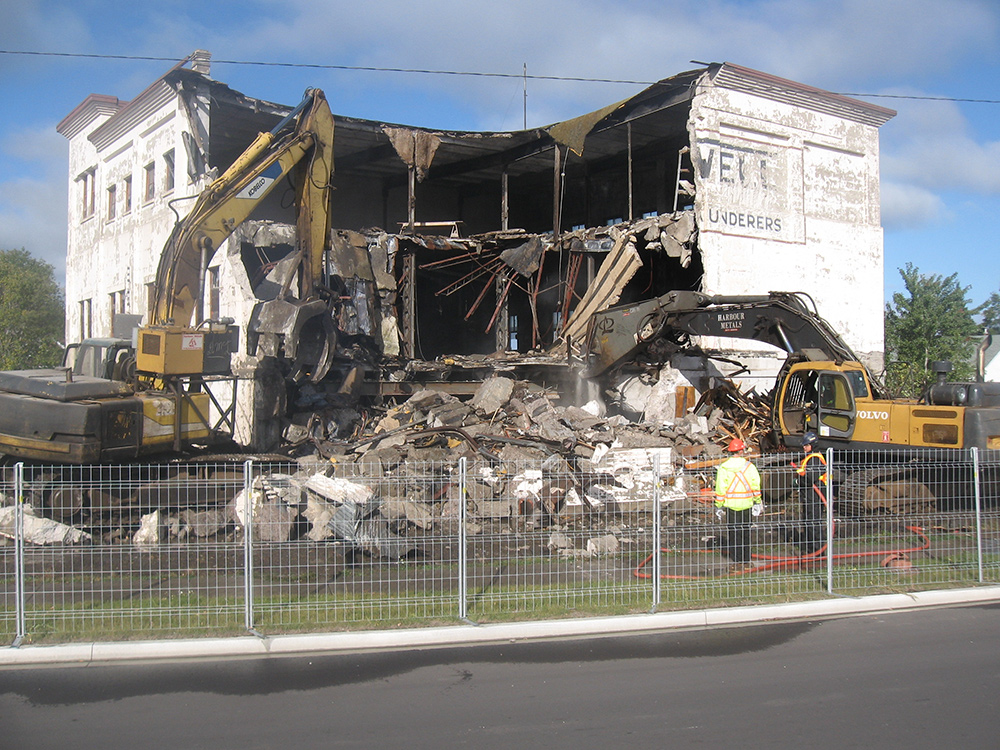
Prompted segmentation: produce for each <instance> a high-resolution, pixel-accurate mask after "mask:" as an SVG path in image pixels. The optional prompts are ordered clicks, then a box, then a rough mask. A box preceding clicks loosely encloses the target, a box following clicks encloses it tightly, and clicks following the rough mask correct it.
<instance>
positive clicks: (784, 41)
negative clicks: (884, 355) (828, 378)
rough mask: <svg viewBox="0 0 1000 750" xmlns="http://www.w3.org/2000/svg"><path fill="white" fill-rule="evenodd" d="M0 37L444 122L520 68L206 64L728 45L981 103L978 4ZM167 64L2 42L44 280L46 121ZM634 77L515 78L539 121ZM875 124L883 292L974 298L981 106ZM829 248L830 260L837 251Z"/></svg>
mask: <svg viewBox="0 0 1000 750" xmlns="http://www.w3.org/2000/svg"><path fill="white" fill-rule="evenodd" d="M0 19H2V24H0V50H5V51H39V52H60V53H82V54H99V55H125V56H151V57H170V58H177V59H179V58H183V57H185V56H186V55H187V54H189V53H190V52H191V51H192V50H194V49H198V48H202V49H207V50H209V51H211V53H212V55H213V58H214V60H215V62H214V63H213V68H212V75H213V77H214V78H217V79H219V80H222V81H224V82H226V83H228V84H229V85H230V86H232V87H233V88H236V89H237V90H240V91H243V92H244V93H246V94H248V95H250V96H254V97H259V98H263V99H268V100H271V101H276V102H281V103H286V104H295V103H297V102H298V101H299V99H300V97H301V94H302V91H303V90H304V89H305V88H307V87H310V86H318V87H320V88H322V89H323V90H324V91H326V93H327V96H328V98H329V99H330V103H331V107H332V109H333V111H334V112H335V113H337V114H342V115H350V116H355V117H362V118H370V119H379V120H386V121H390V122H402V123H405V124H411V125H423V126H429V127H437V128H443V129H464V130H509V129H516V128H519V127H521V125H522V121H523V118H524V113H523V110H522V107H523V100H522V96H523V90H522V81H521V80H520V79H519V78H487V77H475V76H452V75H423V74H409V73H406V74H404V73H378V72H360V71H333V70H322V69H316V68H285V67H261V66H246V65H234V64H222V63H220V62H218V61H221V60H245V61H265V62H277V63H300V64H307V65H308V64H313V65H345V66H367V67H379V68H387V67H391V68H419V69H432V70H449V71H473V72H489V73H507V74H512V75H515V76H517V75H519V74H520V73H521V71H522V66H523V65H525V64H526V65H527V69H528V73H529V74H530V75H541V76H567V77H583V78H586V77H593V78H604V79H628V80H637V81H654V80H657V79H659V78H663V77H666V76H670V75H673V74H675V73H678V72H681V71H683V70H687V69H690V68H691V67H694V66H692V64H691V62H690V61H691V60H704V61H716V62H721V61H729V62H734V63H738V64H740V65H745V66H748V67H752V68H756V69H758V70H762V71H766V72H768V73H773V74H775V75H778V76H782V77H785V78H790V79H793V80H797V81H801V82H803V83H806V84H809V85H812V86H818V87H821V88H825V89H828V90H831V91H836V92H842V93H854V94H871V95H877V94H880V95H896V96H904V97H942V98H945V99H987V100H1000V2H997V1H996V0H947V2H941V1H940V0H820V1H816V2H814V1H812V0H701V2H698V3H692V2H689V1H688V0H682V1H680V2H675V1H674V0H635V1H632V2H630V1H629V0H615V1H614V2H610V1H609V0H530V1H529V0H505V1H504V2H498V1H497V0H425V1H424V2H422V3H414V2H412V0H407V1H406V2H402V1H399V0H386V1H383V0H367V1H366V2H357V0H355V1H354V2H341V1H340V0H241V1H240V2H233V1H231V0H216V1H214V2H213V1H211V0H210V1H208V2H206V1H204V0H202V1H201V2H189V1H188V0H176V1H175V2H156V1H155V0H147V1H146V2H136V1H135V0H132V2H113V1H111V0H106V1H103V2H102V1H101V0H73V1H66V0H16V1H15V0H0ZM169 67H170V65H169V63H166V62H155V61H125V60H97V59H86V58H68V57H38V56H24V55H14V54H0V101H2V102H3V109H2V116H0V248H12V247H17V248H20V247H24V248H26V249H27V250H29V251H30V252H31V253H33V254H34V255H36V256H38V257H41V258H44V259H45V260H47V261H48V262H50V263H52V264H53V265H54V266H55V267H56V268H57V271H58V273H59V275H60V276H61V274H62V272H63V254H64V252H65V223H66V222H65V216H66V185H67V173H66V170H67V165H66V153H67V148H66V142H65V140H64V139H63V138H62V136H60V135H59V134H58V133H56V131H55V126H56V124H57V123H58V122H59V121H60V120H61V119H62V118H63V117H64V116H65V115H66V114H68V113H69V112H70V111H71V110H72V109H73V108H74V107H75V106H76V105H77V104H79V103H80V102H81V101H82V100H83V99H84V98H85V97H86V96H87V95H88V94H90V93H99V94H109V95H113V96H118V97H119V98H121V99H130V98H132V97H133V96H135V95H136V94H137V93H139V92H140V91H141V90H142V89H143V88H145V86H147V85H148V84H149V83H150V82H151V81H152V80H154V79H155V78H156V77H157V76H159V75H160V74H162V73H163V72H164V71H165V70H166V69H167V68H169ZM641 88H642V86H637V85H622V84H598V83H584V82H555V81H535V80H529V82H528V99H527V122H528V125H529V126H538V125H544V124H548V123H551V122H555V121H558V120H562V119H566V118H568V117H573V116H575V115H579V114H583V113H585V112H588V111H590V110H592V109H595V108H597V107H599V106H603V105H605V104H608V103H610V102H612V101H616V100H618V99H622V98H625V97H627V96H629V95H631V94H633V93H635V92H637V91H638V90H640V89H641ZM861 98H864V99H866V100H867V101H871V102H874V103H877V104H881V105H883V106H887V107H891V108H893V109H896V110H898V112H899V114H898V115H897V117H896V118H894V119H893V120H890V121H889V123H888V124H886V125H885V126H884V127H883V128H882V129H881V157H882V158H881V175H882V223H883V226H884V228H885V288H886V298H887V299H889V298H891V295H892V293H893V292H896V291H900V290H901V286H902V285H901V281H900V278H899V273H898V271H897V269H898V268H900V267H902V266H903V265H904V264H906V263H907V262H912V263H913V264H914V265H916V266H917V267H918V268H919V269H920V271H921V272H923V273H925V274H942V275H946V276H947V275H950V274H952V273H957V274H958V277H959V280H960V282H961V283H962V285H963V286H968V287H970V291H969V298H970V300H971V301H972V302H973V303H974V304H978V303H980V302H982V301H984V300H985V299H986V298H987V297H988V296H989V295H990V293H992V292H994V291H1000V253H998V252H997V244H998V242H997V239H996V237H997V225H998V217H1000V104H993V103H986V104H983V103H970V102H959V101H946V100H927V99H914V98H901V99H892V98H868V97H861ZM845 262H849V259H845Z"/></svg>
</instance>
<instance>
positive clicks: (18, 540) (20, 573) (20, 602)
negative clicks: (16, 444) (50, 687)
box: [13, 463, 28, 648]
mask: <svg viewBox="0 0 1000 750" xmlns="http://www.w3.org/2000/svg"><path fill="white" fill-rule="evenodd" d="M24 578H25V576H24V464H23V463H16V464H14V592H15V593H14V596H15V598H16V599H17V601H16V602H15V604H14V606H15V609H16V618H17V622H16V624H15V628H14V630H15V632H14V643H13V645H14V647H15V648H17V647H18V646H20V645H21V641H23V640H24V639H25V637H26V636H27V634H28V629H27V626H26V625H25V614H24V603H25V592H24V583H25V582H24Z"/></svg>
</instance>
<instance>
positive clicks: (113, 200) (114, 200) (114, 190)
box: [107, 185, 118, 221]
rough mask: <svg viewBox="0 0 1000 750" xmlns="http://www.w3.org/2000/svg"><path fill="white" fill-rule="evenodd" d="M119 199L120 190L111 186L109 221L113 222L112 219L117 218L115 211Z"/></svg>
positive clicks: (109, 193)
mask: <svg viewBox="0 0 1000 750" xmlns="http://www.w3.org/2000/svg"><path fill="white" fill-rule="evenodd" d="M117 197H118V188H117V187H116V186H115V185H112V186H110V187H109V188H108V214H107V218H108V221H111V220H112V219H114V218H115V210H116V209H117Z"/></svg>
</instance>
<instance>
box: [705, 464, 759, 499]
mask: <svg viewBox="0 0 1000 750" xmlns="http://www.w3.org/2000/svg"><path fill="white" fill-rule="evenodd" d="M759 502H760V473H759V472H758V471H757V467H756V466H754V465H753V464H752V463H750V462H749V461H747V460H746V459H745V458H743V456H733V457H732V458H728V459H726V460H725V461H724V462H723V463H722V464H721V465H720V466H719V468H718V469H717V470H716V474H715V504H716V505H717V506H718V507H720V508H723V507H725V508H730V509H732V510H746V509H747V508H751V507H753V505H754V504H755V503H759Z"/></svg>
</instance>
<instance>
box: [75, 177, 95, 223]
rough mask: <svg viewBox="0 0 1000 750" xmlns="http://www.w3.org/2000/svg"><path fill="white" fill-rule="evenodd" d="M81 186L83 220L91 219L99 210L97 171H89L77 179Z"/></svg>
mask: <svg viewBox="0 0 1000 750" xmlns="http://www.w3.org/2000/svg"><path fill="white" fill-rule="evenodd" d="M77 184H78V185H79V186H80V210H81V214H80V216H81V219H89V218H90V217H91V216H93V215H94V211H95V210H96V208H97V169H96V167H95V168H92V169H88V170H87V171H86V172H84V173H83V174H82V175H80V176H79V177H78V178H77Z"/></svg>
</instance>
